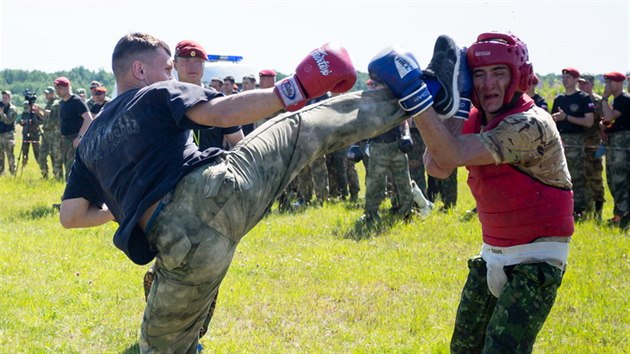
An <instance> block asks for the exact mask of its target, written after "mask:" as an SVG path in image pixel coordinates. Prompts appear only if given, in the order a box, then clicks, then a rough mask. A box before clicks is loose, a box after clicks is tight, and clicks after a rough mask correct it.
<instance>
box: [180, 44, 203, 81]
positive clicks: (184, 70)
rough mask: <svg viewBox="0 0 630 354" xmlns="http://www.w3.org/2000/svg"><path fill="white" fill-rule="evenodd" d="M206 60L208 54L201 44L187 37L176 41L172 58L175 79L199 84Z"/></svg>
mask: <svg viewBox="0 0 630 354" xmlns="http://www.w3.org/2000/svg"><path fill="white" fill-rule="evenodd" d="M206 60H208V55H207V54H206V50H205V49H204V48H203V47H202V46H201V44H199V43H197V42H195V41H191V40H189V39H186V40H183V41H181V42H179V43H177V45H176V46H175V58H174V59H173V65H174V66H175V70H176V71H177V79H178V80H179V81H183V82H188V83H191V84H196V85H199V86H201V77H202V76H203V65H204V64H205V62H206Z"/></svg>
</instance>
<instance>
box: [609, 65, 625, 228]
mask: <svg viewBox="0 0 630 354" xmlns="http://www.w3.org/2000/svg"><path fill="white" fill-rule="evenodd" d="M604 79H605V80H606V86H605V88H604V93H603V95H602V111H603V112H604V117H603V119H602V125H603V126H604V127H605V132H606V133H607V134H608V148H607V149H606V180H607V182H608V188H609V189H610V193H611V194H612V196H613V200H614V201H615V207H614V209H613V213H614V215H613V218H612V219H610V223H611V224H612V225H615V226H620V227H627V226H628V225H629V224H630V183H628V181H630V153H628V149H629V148H630V94H628V93H627V92H624V91H623V82H624V80H625V79H626V76H625V75H624V74H622V73H620V72H610V73H607V74H604ZM611 96H612V97H614V100H613V102H612V106H611V105H610V103H609V102H608V100H609V98H610V97H611Z"/></svg>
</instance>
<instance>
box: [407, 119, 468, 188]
mask: <svg viewBox="0 0 630 354" xmlns="http://www.w3.org/2000/svg"><path fill="white" fill-rule="evenodd" d="M411 139H413V149H412V150H411V151H410V152H409V153H407V157H408V158H409V175H410V176H411V179H412V180H414V181H415V182H416V185H417V186H418V188H420V190H421V191H422V193H423V194H424V195H427V178H426V176H425V172H424V162H423V161H422V155H423V154H424V150H425V149H426V146H425V145H424V141H423V140H422V136H421V135H420V132H419V131H418V129H416V128H412V129H411ZM456 193H457V192H456Z"/></svg>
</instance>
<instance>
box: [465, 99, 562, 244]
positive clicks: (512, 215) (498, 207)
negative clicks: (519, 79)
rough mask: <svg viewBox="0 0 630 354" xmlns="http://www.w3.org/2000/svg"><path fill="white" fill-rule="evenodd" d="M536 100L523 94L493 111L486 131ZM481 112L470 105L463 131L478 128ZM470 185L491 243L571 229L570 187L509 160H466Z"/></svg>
mask: <svg viewBox="0 0 630 354" xmlns="http://www.w3.org/2000/svg"><path fill="white" fill-rule="evenodd" d="M533 106H534V102H533V101H532V100H531V99H530V98H529V97H528V96H525V95H523V96H522V97H521V98H520V99H519V101H518V102H517V103H516V105H515V106H514V107H513V108H511V109H510V110H509V111H507V112H504V113H502V114H500V115H499V116H497V118H496V119H494V120H493V121H492V123H491V124H489V125H488V126H486V127H485V128H484V131H488V130H491V129H493V128H495V127H496V126H497V125H498V124H499V123H500V122H501V121H502V120H503V119H505V117H507V116H509V115H511V114H515V113H519V112H524V111H526V110H528V109H530V108H532V107H533ZM481 119H482V115H481V114H480V113H479V111H478V110H477V109H475V108H474V107H473V109H472V111H471V112H470V118H469V119H468V121H467V122H466V124H465V125H464V127H463V130H462V132H463V134H476V133H479V132H481ZM467 169H468V171H469V175H468V185H469V186H470V190H471V191H472V194H473V196H474V197H475V200H476V201H477V212H478V215H479V221H480V222H481V228H482V232H483V241H484V242H485V243H487V244H489V245H493V246H499V247H509V246H515V245H522V244H526V243H529V242H532V241H533V240H535V239H537V238H539V237H544V236H571V235H572V234H573V193H572V192H571V191H569V190H563V189H560V188H557V187H552V186H548V185H546V184H543V183H541V182H539V181H538V180H536V179H534V178H532V177H531V176H529V175H527V174H525V173H524V172H521V171H519V170H518V169H517V168H516V167H514V166H512V165H510V164H499V165H485V166H468V167H467Z"/></svg>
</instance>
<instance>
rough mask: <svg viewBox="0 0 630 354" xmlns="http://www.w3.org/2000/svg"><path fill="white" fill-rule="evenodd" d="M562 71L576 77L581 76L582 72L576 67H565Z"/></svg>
mask: <svg viewBox="0 0 630 354" xmlns="http://www.w3.org/2000/svg"><path fill="white" fill-rule="evenodd" d="M562 73H563V74H569V75H571V76H573V77H574V78H576V79H577V78H578V77H580V72H579V71H578V70H577V69H575V68H564V69H562Z"/></svg>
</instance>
